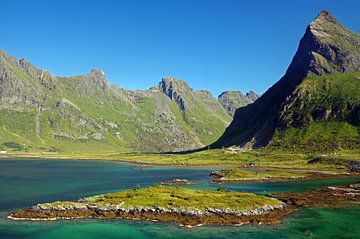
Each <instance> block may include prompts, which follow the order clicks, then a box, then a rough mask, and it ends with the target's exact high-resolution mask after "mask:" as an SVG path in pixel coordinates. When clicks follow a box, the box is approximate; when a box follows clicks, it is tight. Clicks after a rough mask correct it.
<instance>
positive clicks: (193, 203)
mask: <svg viewBox="0 0 360 239" xmlns="http://www.w3.org/2000/svg"><path fill="white" fill-rule="evenodd" d="M85 200H86V202H85V204H87V203H91V204H95V205H99V206H105V205H106V204H118V205H121V207H122V208H131V207H136V206H140V207H146V208H154V209H155V208H157V207H163V208H183V209H189V208H192V209H198V210H204V209H206V208H214V209H227V208H228V209H231V210H237V211H243V210H253V209H256V208H259V207H261V206H265V205H272V206H277V205H280V204H281V202H280V201H279V200H277V199H274V198H269V197H266V196H260V195H256V194H252V193H242V192H221V191H211V190H193V189H186V188H181V187H170V186H152V187H148V188H144V189H130V190H126V191H122V192H116V193H109V194H103V195H99V196H93V197H88V198H85ZM69 204H70V205H71V202H56V203H55V204H53V205H54V206H62V205H69ZM45 205H47V206H51V205H52V204H51V203H50V204H45Z"/></svg>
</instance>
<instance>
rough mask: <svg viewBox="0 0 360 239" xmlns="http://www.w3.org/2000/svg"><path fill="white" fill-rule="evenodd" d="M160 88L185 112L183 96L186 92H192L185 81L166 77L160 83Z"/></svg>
mask: <svg viewBox="0 0 360 239" xmlns="http://www.w3.org/2000/svg"><path fill="white" fill-rule="evenodd" d="M159 88H160V90H161V91H162V92H163V93H164V94H166V95H167V96H168V97H169V98H170V99H172V100H174V101H176V103H177V104H178V105H179V107H180V109H182V110H185V100H184V97H183V96H182V94H184V93H185V92H186V91H192V89H191V88H190V86H189V85H188V84H187V83H186V82H185V81H183V80H178V79H176V78H173V77H164V78H162V79H161V82H160V83H159Z"/></svg>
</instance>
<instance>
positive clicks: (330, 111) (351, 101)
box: [268, 72, 360, 153]
mask: <svg viewBox="0 0 360 239" xmlns="http://www.w3.org/2000/svg"><path fill="white" fill-rule="evenodd" d="M359 89H360V72H352V73H346V74H344V73H335V74H332V75H325V76H309V77H307V78H306V79H305V80H304V81H303V82H302V83H301V84H300V85H299V86H298V88H297V89H296V90H295V92H294V94H293V95H294V96H296V97H295V99H294V100H293V102H292V104H290V105H288V107H287V108H286V109H285V110H284V111H283V112H282V113H281V119H282V122H285V123H286V124H289V125H290V126H288V127H283V128H278V129H277V130H276V132H275V135H274V137H273V139H272V141H271V142H270V146H269V147H268V148H269V150H280V151H288V152H306V153H311V152H313V153H314V152H316V153H320V152H321V153H330V152H335V151H338V150H347V149H348V150H356V149H358V148H360V119H359V118H358V117H357V116H356V108H357V107H358V108H359V107H360V91H359ZM300 106H301V107H300Z"/></svg>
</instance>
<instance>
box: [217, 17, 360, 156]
mask: <svg viewBox="0 0 360 239" xmlns="http://www.w3.org/2000/svg"><path fill="white" fill-rule="evenodd" d="M359 57H360V37H359V35H358V34H356V33H353V32H351V31H350V30H348V29H346V28H344V27H343V26H342V25H341V24H340V23H339V22H338V21H337V20H336V19H335V18H334V17H333V16H332V15H331V14H330V13H329V12H327V11H323V12H321V13H320V14H319V15H318V16H317V18H316V19H315V20H314V21H313V22H312V23H311V24H310V25H309V26H308V27H307V28H306V31H305V34H304V36H303V38H302V39H301V41H300V44H299V47H298V50H297V52H296V54H295V56H294V58H293V60H292V62H291V64H290V66H289V68H288V69H287V71H286V73H285V75H284V76H283V77H282V78H281V79H280V80H279V81H278V82H277V83H276V84H274V85H273V86H272V87H271V88H270V89H269V90H267V91H266V92H265V93H264V94H263V95H262V96H261V97H260V98H259V99H258V100H256V102H255V103H253V104H251V105H248V106H246V107H243V108H240V109H238V110H237V111H236V113H235V116H234V120H233V121H232V123H231V124H230V126H229V127H228V128H227V129H226V131H225V133H224V134H223V135H222V137H220V139H219V140H218V141H217V142H216V143H215V144H213V145H212V147H219V146H230V145H239V146H241V147H244V148H247V149H252V148H260V147H264V146H266V145H268V144H269V142H270V141H271V140H272V138H273V136H274V133H275V132H276V130H277V129H279V128H282V127H289V126H291V125H294V126H295V125H296V126H297V125H303V124H306V123H310V122H311V121H308V120H306V119H305V118H303V119H300V118H298V116H297V113H295V112H298V111H300V112H301V111H302V109H303V108H304V105H309V104H311V101H305V102H303V103H299V99H301V98H304V97H303V91H302V90H301V89H300V88H299V86H300V85H301V84H302V83H303V82H304V81H305V80H306V82H308V84H310V85H311V84H313V83H312V81H311V79H312V77H313V76H314V77H315V76H323V75H324V76H326V75H329V74H334V73H347V72H356V71H359V70H360V58H359ZM335 91H336V90H335ZM319 93H321V94H325V95H326V94H327V93H326V91H322V90H319V91H317V92H314V94H315V95H317V94H319ZM357 94H358V93H357ZM341 97H342V96H341ZM290 105H292V106H293V107H290ZM349 107H350V108H357V107H356V106H349ZM323 111H324V110H323ZM346 111H347V110H346ZM325 112H326V110H325ZM320 114H321V113H320ZM323 114H324V113H323ZM325 114H326V113H325ZM350 114H353V113H350ZM354 114H356V110H355V113H354ZM315 115H316V113H315ZM316 117H318V116H316ZM320 118H321V117H320Z"/></svg>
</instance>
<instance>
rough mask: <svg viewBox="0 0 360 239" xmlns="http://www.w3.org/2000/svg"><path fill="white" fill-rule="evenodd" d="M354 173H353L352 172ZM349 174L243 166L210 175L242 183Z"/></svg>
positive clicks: (223, 180) (222, 180)
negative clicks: (245, 167) (246, 167)
mask: <svg viewBox="0 0 360 239" xmlns="http://www.w3.org/2000/svg"><path fill="white" fill-rule="evenodd" d="M353 175H355V174H353ZM345 176H349V173H346V172H344V171H335V170H328V171H320V170H303V169H276V168H271V169H262V168H256V169H254V170H246V169H243V168H231V169H224V170H219V171H214V172H212V173H211V174H210V177H211V178H212V179H213V181H214V182H216V183H244V182H281V181H298V180H310V179H322V178H335V177H345Z"/></svg>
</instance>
